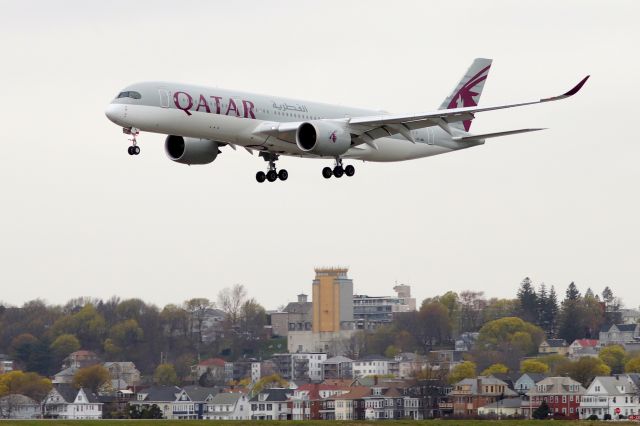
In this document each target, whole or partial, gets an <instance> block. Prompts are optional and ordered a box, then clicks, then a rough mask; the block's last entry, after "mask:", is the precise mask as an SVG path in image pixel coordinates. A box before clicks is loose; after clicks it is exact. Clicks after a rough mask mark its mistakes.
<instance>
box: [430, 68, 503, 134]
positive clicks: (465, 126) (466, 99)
mask: <svg viewBox="0 0 640 426" xmlns="http://www.w3.org/2000/svg"><path fill="white" fill-rule="evenodd" d="M489 68H491V59H484V58H476V59H475V60H474V61H473V63H472V64H471V66H470V67H469V69H468V70H467V72H466V73H465V74H464V76H463V77H462V79H461V80H460V82H459V83H458V85H457V86H456V88H455V89H454V90H453V92H451V94H450V95H449V96H447V98H446V99H445V100H444V102H442V105H440V109H452V108H462V107H471V106H477V105H478V102H480V95H482V88H483V87H484V82H485V80H486V79H487V77H488V76H489ZM449 126H451V127H457V128H459V129H460V130H464V131H466V132H468V131H469V129H470V128H471V120H466V121H463V122H457V123H451V124H449Z"/></svg>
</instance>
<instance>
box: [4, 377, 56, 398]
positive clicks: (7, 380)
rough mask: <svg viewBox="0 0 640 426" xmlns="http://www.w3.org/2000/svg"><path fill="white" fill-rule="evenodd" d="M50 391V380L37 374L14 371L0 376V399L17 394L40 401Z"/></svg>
mask: <svg viewBox="0 0 640 426" xmlns="http://www.w3.org/2000/svg"><path fill="white" fill-rule="evenodd" d="M50 390H51V380H49V379H47V378H46V377H42V376H40V375H39V374H37V373H25V372H23V371H20V370H15V371H10V372H8V373H5V374H0V397H3V396H6V395H9V394H19V395H26V396H28V397H30V398H33V399H35V400H36V401H41V400H42V399H44V397H45V396H46V395H47V393H49V391H50Z"/></svg>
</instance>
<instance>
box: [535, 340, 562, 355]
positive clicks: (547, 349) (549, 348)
mask: <svg viewBox="0 0 640 426" xmlns="http://www.w3.org/2000/svg"><path fill="white" fill-rule="evenodd" d="M538 352H539V353H541V354H545V355H548V354H558V355H567V354H568V353H569V346H568V345H567V341H566V340H564V339H546V340H544V341H543V342H542V343H540V346H539V347H538Z"/></svg>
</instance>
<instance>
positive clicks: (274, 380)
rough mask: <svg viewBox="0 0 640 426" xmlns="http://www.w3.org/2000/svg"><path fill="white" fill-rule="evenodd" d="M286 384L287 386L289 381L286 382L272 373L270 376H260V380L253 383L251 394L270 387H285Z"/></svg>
mask: <svg viewBox="0 0 640 426" xmlns="http://www.w3.org/2000/svg"><path fill="white" fill-rule="evenodd" d="M287 386H289V382H287V381H286V380H285V379H283V378H282V377H280V376H279V375H277V374H272V375H270V376H265V377H262V378H261V379H260V380H258V381H257V382H256V383H255V385H253V388H252V389H251V393H252V395H256V394H258V393H260V392H261V391H262V390H263V389H270V388H273V387H280V388H285V387H287Z"/></svg>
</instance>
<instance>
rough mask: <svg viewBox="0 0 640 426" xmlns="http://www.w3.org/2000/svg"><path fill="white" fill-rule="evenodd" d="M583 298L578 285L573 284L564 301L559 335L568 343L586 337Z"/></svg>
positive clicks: (570, 285) (568, 289)
mask: <svg viewBox="0 0 640 426" xmlns="http://www.w3.org/2000/svg"><path fill="white" fill-rule="evenodd" d="M581 300H582V296H581V295H580V292H579V291H578V288H577V287H576V285H575V284H574V283H573V282H572V283H571V284H569V287H568V288H567V292H566V294H565V298H564V300H563V301H562V310H561V311H560V327H559V330H558V334H559V336H560V337H562V338H563V339H565V340H566V341H567V342H573V341H574V340H576V339H579V338H582V337H584V334H585V333H584V331H585V330H584V328H583V318H582V306H581V303H580V302H581Z"/></svg>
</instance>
